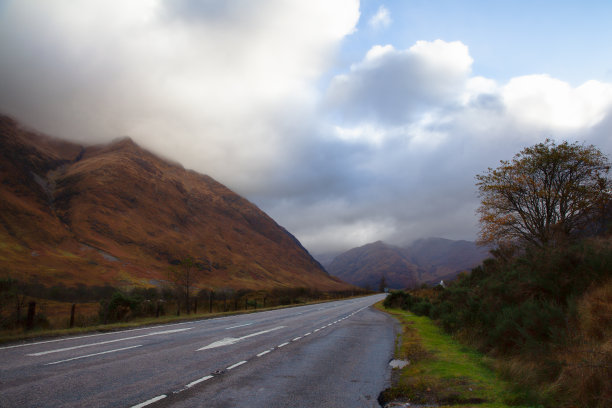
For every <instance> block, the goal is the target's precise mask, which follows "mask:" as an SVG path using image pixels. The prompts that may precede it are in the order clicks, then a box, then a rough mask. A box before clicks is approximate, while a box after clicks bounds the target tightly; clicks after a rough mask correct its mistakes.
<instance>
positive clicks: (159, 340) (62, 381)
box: [0, 295, 396, 408]
mask: <svg viewBox="0 0 612 408" xmlns="http://www.w3.org/2000/svg"><path fill="white" fill-rule="evenodd" d="M383 297H384V295H375V296H369V297H365V298H357V299H349V300H342V301H336V302H330V303H322V304H316V305H308V306H301V307H295V308H288V309H280V310H273V311H266V312H260V313H253V314H247V315H237V316H228V317H222V318H216V319H207V320H197V321H191V322H183V323H176V324H167V325H160V326H155V327H146V328H138V329H131V330H125V331H120V332H113V333H100V334H90V335H82V336H72V337H63V338H59V339H54V340H46V341H41V342H32V343H22V344H14V345H7V346H3V347H0V361H1V362H2V363H1V366H0V407H3V408H4V407H42V406H44V407H83V406H87V407H127V408H130V407H135V408H141V407H152V408H154V407H224V408H226V407H246V406H248V407H251V408H253V407H262V408H263V407H266V408H271V407H287V406H291V407H296V408H297V407H378V402H377V397H378V394H379V393H380V392H381V391H382V390H383V389H384V388H385V387H386V386H387V385H388V380H389V375H390V373H389V369H388V361H389V360H390V359H391V358H392V355H393V349H394V341H395V330H396V326H395V322H394V320H393V319H392V318H391V317H389V316H388V315H386V314H384V313H382V312H379V311H376V310H374V309H373V308H371V307H370V306H371V305H372V304H374V303H375V302H377V301H379V300H381V299H382V298H383Z"/></svg>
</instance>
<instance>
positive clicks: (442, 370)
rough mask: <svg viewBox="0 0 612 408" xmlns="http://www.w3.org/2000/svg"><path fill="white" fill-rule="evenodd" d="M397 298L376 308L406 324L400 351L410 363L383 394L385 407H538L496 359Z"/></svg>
mask: <svg viewBox="0 0 612 408" xmlns="http://www.w3.org/2000/svg"><path fill="white" fill-rule="evenodd" d="M389 300H391V302H389ZM393 300H394V297H393V296H389V297H388V298H387V301H385V303H384V306H383V304H382V303H378V304H377V305H376V306H377V307H378V308H379V309H380V310H383V311H386V312H387V313H390V314H391V315H393V316H394V317H395V318H396V319H397V320H398V321H399V322H400V323H401V327H402V334H401V336H400V337H399V338H398V343H397V347H396V353H395V354H396V358H397V359H398V360H401V361H403V362H404V363H407V365H405V366H404V367H402V368H394V369H393V375H392V385H391V387H389V388H388V389H386V390H385V391H383V392H382V393H381V395H380V397H379V402H380V403H381V405H382V406H384V407H392V406H420V407H447V406H448V407H454V408H460V407H474V406H477V407H482V408H500V407H508V406H519V407H527V406H532V405H527V404H525V402H526V401H525V398H524V396H523V395H521V394H520V392H517V391H516V390H512V387H511V386H510V384H509V383H508V382H506V381H504V380H502V379H501V378H500V377H499V375H497V374H496V373H495V371H494V370H493V369H492V368H491V359H489V358H487V357H485V356H484V355H482V354H481V353H479V352H477V351H475V350H473V349H471V348H469V347H466V346H464V345H462V344H460V343H459V342H458V341H456V340H454V339H453V338H452V337H451V336H450V335H448V334H446V333H444V332H443V330H442V329H441V328H439V327H438V326H436V325H435V324H434V323H433V321H432V320H431V319H429V318H427V317H424V316H416V315H415V314H413V313H411V312H409V311H406V310H402V309H401V308H396V307H394V304H393ZM408 404H410V405H408Z"/></svg>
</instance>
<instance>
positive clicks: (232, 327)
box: [225, 323, 253, 330]
mask: <svg viewBox="0 0 612 408" xmlns="http://www.w3.org/2000/svg"><path fill="white" fill-rule="evenodd" d="M252 324H253V323H245V324H239V325H238V326H231V327H226V328H225V330H229V329H236V328H238V327H244V326H250V325H252Z"/></svg>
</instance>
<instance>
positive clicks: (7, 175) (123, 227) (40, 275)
mask: <svg viewBox="0 0 612 408" xmlns="http://www.w3.org/2000/svg"><path fill="white" fill-rule="evenodd" d="M0 152H1V153H0V155H1V156H0V159H1V163H0V181H1V185H0V275H7V274H8V275H10V276H12V277H16V278H19V279H23V280H36V281H38V282H40V283H44V284H46V285H52V284H57V283H63V284H66V285H70V284H77V283H82V284H85V285H101V284H105V283H108V284H111V285H119V286H132V285H144V286H146V285H151V284H157V283H158V282H159V281H161V280H164V279H165V277H166V273H167V270H168V267H169V266H170V265H171V264H172V263H173V262H176V261H178V260H180V259H182V258H185V257H192V258H194V259H195V260H196V262H197V265H198V267H199V272H198V273H199V275H200V278H201V279H200V286H201V287H207V288H213V289H214V288H223V287H228V288H229V287H231V288H245V289H265V288H272V287H310V288H316V289H320V290H342V289H347V285H345V284H344V283H341V282H339V281H338V280H336V279H334V278H331V277H330V276H329V275H328V274H327V273H326V272H325V271H324V270H323V269H322V267H321V266H320V265H319V264H318V262H317V261H315V260H314V259H313V258H312V257H311V256H310V255H309V254H308V252H307V251H306V250H305V249H304V248H303V247H302V246H301V245H300V243H299V242H298V241H297V240H296V239H295V238H294V237H293V236H292V235H291V234H290V233H288V232H287V231H286V230H285V229H283V228H282V227H280V226H279V225H278V224H276V222H274V220H272V219H271V218H270V217H269V216H267V215H266V214H265V213H264V212H262V211H261V210H260V209H259V208H257V207H256V206H255V205H253V204H252V203H250V202H249V201H247V200H246V199H244V198H242V197H241V196H239V195H237V194H236V193H234V192H232V191H231V190H229V189H228V188H226V187H225V186H223V185H221V184H220V183H218V182H216V181H215V180H213V179H212V178H210V177H208V176H204V175H201V174H198V173H196V172H193V171H189V170H185V169H183V168H182V167H180V166H178V165H176V164H172V163H169V162H167V161H165V160H162V159H160V158H159V157H157V156H155V155H153V154H151V153H149V152H147V151H146V150H143V149H142V148H140V147H139V146H137V145H136V144H135V143H134V142H133V141H131V140H130V139H121V140H118V141H115V142H113V143H111V144H109V145H105V146H93V147H84V146H79V145H76V144H73V143H68V142H64V141H60V140H57V139H53V138H50V137H48V136H44V135H41V134H37V133H35V132H31V131H28V130H25V129H23V128H21V127H20V126H19V124H18V123H16V122H15V121H14V120H12V119H10V118H7V117H0Z"/></svg>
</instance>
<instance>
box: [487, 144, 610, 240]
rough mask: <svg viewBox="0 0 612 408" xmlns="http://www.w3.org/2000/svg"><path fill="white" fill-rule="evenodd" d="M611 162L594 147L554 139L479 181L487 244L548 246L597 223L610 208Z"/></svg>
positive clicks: (503, 162) (523, 152) (494, 170)
mask: <svg viewBox="0 0 612 408" xmlns="http://www.w3.org/2000/svg"><path fill="white" fill-rule="evenodd" d="M609 170H610V163H609V162H608V158H607V157H606V156H605V155H604V154H603V153H602V152H601V151H600V150H599V149H597V148H596V147H595V146H592V145H591V146H584V145H581V144H578V143H572V144H569V143H567V142H563V143H561V144H559V145H557V144H555V143H554V142H553V141H551V140H548V139H547V140H546V141H545V142H544V143H539V144H537V145H535V146H532V147H528V148H525V149H524V150H522V151H521V152H520V153H518V154H517V155H515V156H514V158H513V159H512V161H501V165H500V166H499V167H498V168H496V169H492V168H489V169H488V171H487V172H486V173H484V174H480V175H477V176H476V179H477V180H478V182H477V186H478V189H479V193H480V194H479V195H480V198H481V204H480V207H479V208H478V213H479V214H480V225H481V230H480V241H481V243H483V244H500V245H501V244H507V243H517V242H521V243H529V244H532V245H536V246H544V245H547V244H550V243H553V242H554V241H555V239H557V238H559V237H568V236H571V235H572V233H574V232H577V231H579V230H580V229H581V228H584V227H585V226H586V225H587V224H589V223H593V222H594V220H596V219H597V218H598V217H599V216H603V213H604V211H605V210H606V208H607V206H608V205H609V203H610V198H611V192H610V180H609V179H608V172H609Z"/></svg>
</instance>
